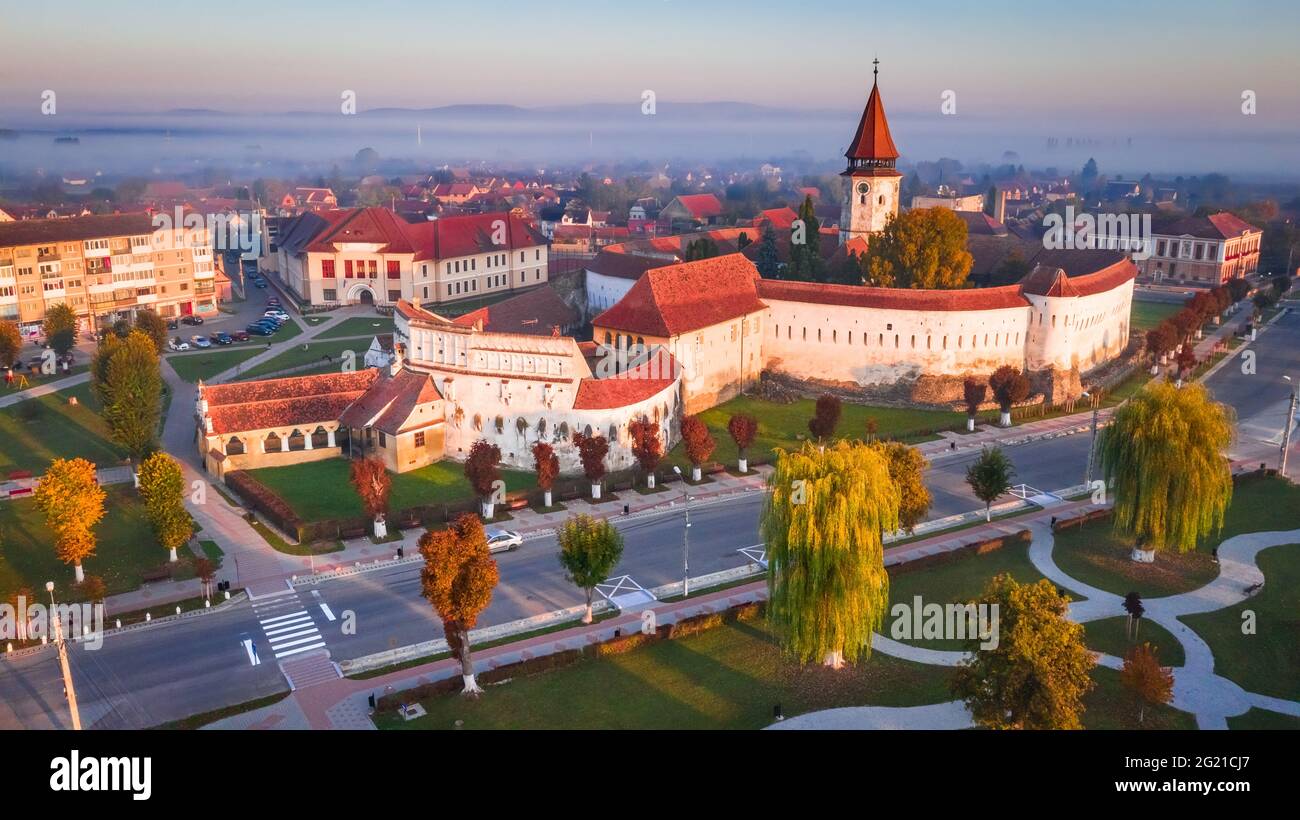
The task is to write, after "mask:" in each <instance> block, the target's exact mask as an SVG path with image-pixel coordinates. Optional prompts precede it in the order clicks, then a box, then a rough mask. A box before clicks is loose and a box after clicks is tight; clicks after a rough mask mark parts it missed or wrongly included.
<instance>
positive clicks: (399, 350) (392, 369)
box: [388, 343, 406, 376]
mask: <svg viewBox="0 0 1300 820" xmlns="http://www.w3.org/2000/svg"><path fill="white" fill-rule="evenodd" d="M405 355H406V345H403V344H397V343H394V344H393V361H392V363H391V364H389V365H388V375H390V376H396V375H397V374H398V373H401V372H402V359H403V358H404V357H405Z"/></svg>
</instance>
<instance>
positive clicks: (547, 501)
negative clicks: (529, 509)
mask: <svg viewBox="0 0 1300 820" xmlns="http://www.w3.org/2000/svg"><path fill="white" fill-rule="evenodd" d="M542 504H543V506H545V507H552V506H554V505H553V504H551V491H550V490H543V491H542Z"/></svg>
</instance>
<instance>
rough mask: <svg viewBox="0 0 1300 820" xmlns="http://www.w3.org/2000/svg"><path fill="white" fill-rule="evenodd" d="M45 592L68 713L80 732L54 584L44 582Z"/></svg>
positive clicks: (75, 695) (79, 715)
mask: <svg viewBox="0 0 1300 820" xmlns="http://www.w3.org/2000/svg"><path fill="white" fill-rule="evenodd" d="M45 591H46V592H48V593H50V616H49V617H50V621H51V622H52V623H53V624H54V645H55V646H56V647H57V648H58V650H59V666H60V668H61V669H62V670H63V688H64V691H65V692H67V695H68V711H69V712H70V713H71V715H72V728H73V729H76V730H78V731H80V729H81V712H80V711H79V710H78V709H77V690H75V689H73V688H72V669H71V668H70V667H69V666H68V645H67V644H66V643H64V641H63V624H61V623H60V622H59V611H58V609H57V608H56V607H55V604H54V582H53V581H46V582H45Z"/></svg>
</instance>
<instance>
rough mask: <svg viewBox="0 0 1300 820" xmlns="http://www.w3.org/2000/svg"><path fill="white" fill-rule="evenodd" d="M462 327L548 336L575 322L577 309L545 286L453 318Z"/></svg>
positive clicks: (493, 331) (576, 321) (552, 289)
mask: <svg viewBox="0 0 1300 820" xmlns="http://www.w3.org/2000/svg"><path fill="white" fill-rule="evenodd" d="M453 322H454V323H455V324H458V325H462V326H464V327H475V326H478V327H479V328H480V329H481V330H486V331H489V332H492V333H524V334H528V335H530V336H551V335H553V331H554V330H556V329H559V330H563V329H565V328H569V327H571V326H573V325H575V324H577V323H578V312H577V311H576V310H574V309H573V308H572V307H570V306H569V305H568V303H566V302H565V301H564V300H563V299H562V298H560V294H558V293H556V292H555V289H554V288H552V287H549V286H546V285H543V286H542V287H540V288H535V289H533V290H531V291H528V292H526V293H521V294H519V295H518V296H512V297H510V298H509V299H505V300H502V301H500V302H497V303H495V304H491V305H488V306H487V307H481V308H479V309H478V310H474V311H470V312H469V313H466V314H465V315H463V316H460V317H457V318H456V319H454V320H453Z"/></svg>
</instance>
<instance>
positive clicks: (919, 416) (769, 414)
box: [667, 396, 966, 468]
mask: <svg viewBox="0 0 1300 820" xmlns="http://www.w3.org/2000/svg"><path fill="white" fill-rule="evenodd" d="M815 404H816V402H815V401H814V400H812V399H802V400H800V401H796V402H793V403H791V404H777V403H775V402H770V401H764V400H763V399H759V398H754V397H751V396H738V397H736V398H734V399H732V400H731V401H729V402H726V403H724V404H720V405H718V406H717V407H714V408H711V409H709V410H705V411H704V412H703V413H701V414H700V418H702V419H703V420H704V423H705V424H707V425H708V426H709V432H711V433H712V434H713V439H714V441H715V442H717V449H716V450H714V451H713V456H712V460H713V461H717V462H721V463H722V464H727V465H734V464H735V463H736V459H737V457H738V456H739V454H738V453H737V452H736V443H735V442H734V441H732V440H731V434H730V433H728V432H727V422H728V421H729V420H730V419H731V417H732V416H733V415H735V414H736V413H748V414H750V415H752V416H753V417H754V418H756V419H758V437H757V438H756V439H755V440H754V446H752V447H750V448H749V459H750V464H751V466H752V465H753V464H756V463H759V462H764V461H771V460H772V450H773V448H776V447H782V448H785V449H787V450H797V449H798V448H799V447H800V446H801V445H802V443H803V442H802V441H800V440H799V439H798V438H797V437H798V436H803V437H804V438H805V439H809V438H811V433H809V432H808V420H809V419H810V418H812V417H813V406H814V405H815ZM843 407H844V412H843V414H842V415H841V416H840V424H839V428H838V432H839V433H840V435H841V436H844V437H845V438H849V439H861V438H865V437H866V435H867V430H866V422H867V418H868V417H871V418H873V419H875V420H876V425H877V433H876V434H877V435H879V436H881V437H893V438H898V439H903V440H906V441H908V442H910V443H916V442H919V441H931V440H933V439H936V438H938V436H937V435H934V434H933V433H929V432H923V431H929V430H936V429H945V428H948V427H951V426H953V425H960V424H964V423H965V420H966V415H965V414H964V413H954V412H949V411H946V410H913V409H908V408H901V407H871V406H868V405H862V404H847V403H845V404H844V405H843ZM667 460H668V462H669V463H671V464H676V465H678V466H680V467H683V468H685V467H687V466H689V465H690V462H689V461H688V460H687V458H686V452H685V449H684V448H683V445H682V444H680V443H679V444H678V445H677V446H676V447H674V448H673V449H672V452H670V453H669V454H668V458H667Z"/></svg>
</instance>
